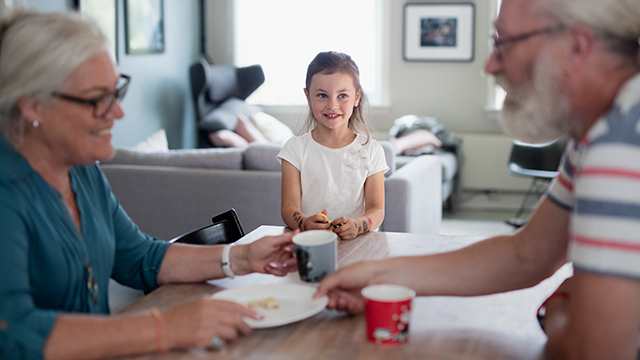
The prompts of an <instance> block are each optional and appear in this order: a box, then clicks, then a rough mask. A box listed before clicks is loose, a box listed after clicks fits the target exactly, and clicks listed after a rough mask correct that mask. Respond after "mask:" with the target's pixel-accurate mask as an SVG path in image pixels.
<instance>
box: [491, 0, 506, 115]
mask: <svg viewBox="0 0 640 360" xmlns="http://www.w3.org/2000/svg"><path fill="white" fill-rule="evenodd" d="M493 3H494V6H495V9H492V10H491V11H490V12H489V13H490V14H491V17H490V19H489V21H490V26H489V28H490V29H493V21H494V20H495V19H496V17H497V16H498V12H499V10H500V4H501V3H502V0H493ZM491 50H493V44H491V43H490V42H489V51H490V52H491ZM490 52H489V53H490ZM488 78H489V81H488V85H487V86H488V90H489V91H488V99H487V107H488V109H489V110H500V109H502V103H503V102H504V98H505V96H506V95H507V93H506V92H505V91H504V90H503V89H502V88H501V87H500V86H498V85H497V84H496V82H495V80H494V78H493V76H489V77H488Z"/></svg>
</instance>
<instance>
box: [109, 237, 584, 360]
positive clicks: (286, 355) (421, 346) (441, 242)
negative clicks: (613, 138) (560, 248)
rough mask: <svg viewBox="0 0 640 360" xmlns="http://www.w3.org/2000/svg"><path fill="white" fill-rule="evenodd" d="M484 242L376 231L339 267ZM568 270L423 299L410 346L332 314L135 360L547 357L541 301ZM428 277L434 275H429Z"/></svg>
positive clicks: (293, 276) (184, 292)
mask: <svg viewBox="0 0 640 360" xmlns="http://www.w3.org/2000/svg"><path fill="white" fill-rule="evenodd" d="M282 231H283V228H282V227H277V226H261V227H259V228H258V229H256V230H254V231H253V232H251V233H249V234H247V235H246V236H245V237H244V238H242V239H241V240H240V241H239V243H248V242H252V241H255V240H256V239H259V238H261V237H262V236H265V235H275V234H281V233H282ZM479 240H482V238H481V237H468V236H445V235H417V234H405V233H385V232H374V233H368V234H366V235H363V236H360V237H358V238H357V239H355V240H352V241H345V242H340V243H339V245H338V258H339V266H340V267H342V266H345V265H349V264H352V263H356V262H359V261H362V260H371V259H383V258H387V257H392V256H401V255H419V254H431V253H438V252H444V251H449V250H453V249H458V248H461V247H464V246H466V245H469V244H471V243H473V242H476V241H479ZM570 274H571V269H570V268H569V267H568V266H565V267H563V268H562V269H560V270H559V271H558V272H557V273H556V274H555V275H554V276H553V277H551V278H550V279H547V280H545V281H543V282H542V283H540V284H539V285H537V286H535V287H533V288H530V289H525V290H519V291H512V292H508V293H503V294H497V295H489V296H478V297H464V298H462V297H417V298H416V299H415V300H414V303H413V310H412V317H411V323H410V330H409V342H408V343H407V344H404V345H401V346H397V347H380V346H376V345H373V344H371V343H369V342H367V340H366V336H365V320H364V316H363V315H358V316H348V315H346V314H345V313H342V312H337V311H333V310H327V309H325V310H323V311H322V312H320V313H319V314H317V315H315V316H313V317H311V318H308V319H305V320H302V321H300V322H297V323H294V324H289V325H284V326H281V327H276V328H270V329H258V330H255V331H254V333H253V334H251V335H250V336H247V337H242V338H240V339H238V340H237V341H235V342H234V343H231V344H227V345H225V347H224V348H223V349H221V350H218V351H205V350H193V351H184V352H171V353H169V354H168V355H165V356H162V357H160V356H155V355H146V356H139V357H131V358H130V359H156V358H162V359H181V360H186V359H207V358H211V359H350V360H351V359H366V360H374V359H474V360H477V359H492V360H498V359H541V358H544V356H543V350H544V344H545V342H546V337H545V335H544V333H543V332H542V331H541V330H540V328H539V326H538V323H537V320H536V316H535V313H536V310H537V308H538V306H539V305H540V304H541V303H542V301H543V300H544V299H545V298H546V297H547V296H548V295H549V294H551V293H552V292H553V291H554V290H555V288H557V286H558V285H559V284H560V283H561V282H562V281H563V280H564V279H565V278H566V277H568V276H569V275H570ZM425 276H428V274H425ZM300 282H301V281H300V278H299V276H298V273H297V272H296V273H290V274H289V275H288V276H286V277H283V278H278V277H275V276H271V275H265V274H250V275H246V276H240V277H236V278H235V279H234V280H230V279H222V280H215V281H210V282H208V283H201V284H179V285H176V284H169V285H164V286H162V287H160V288H158V289H157V290H155V291H153V292H152V293H150V294H149V295H147V296H145V297H143V298H142V299H140V300H138V301H136V302H135V303H133V304H131V305H130V306H128V307H127V308H125V309H123V310H122V313H127V312H135V311H139V310H145V309H149V308H151V307H153V306H157V307H158V308H160V309H162V308H166V307H169V306H172V305H175V304H177V303H180V302H182V301H185V300H187V299H189V298H192V297H195V296H201V295H203V294H213V293H215V292H217V291H220V290H221V289H223V288H235V287H243V286H250V285H258V284H280V283H300Z"/></svg>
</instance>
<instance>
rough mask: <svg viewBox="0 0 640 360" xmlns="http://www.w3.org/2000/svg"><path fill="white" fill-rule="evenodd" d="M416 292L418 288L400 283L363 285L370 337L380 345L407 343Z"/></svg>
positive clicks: (368, 334)
mask: <svg viewBox="0 0 640 360" xmlns="http://www.w3.org/2000/svg"><path fill="white" fill-rule="evenodd" d="M415 296H416V292H415V291H414V290H412V289H410V288H408V287H406V286H400V285H386V284H383V285H370V286H367V287H365V288H364V289H362V297H363V298H364V312H365V318H366V322H367V339H369V341H371V342H372V343H374V344H376V345H401V344H404V343H406V342H407V341H408V335H409V320H410V318H411V301H412V300H413V298H414V297H415Z"/></svg>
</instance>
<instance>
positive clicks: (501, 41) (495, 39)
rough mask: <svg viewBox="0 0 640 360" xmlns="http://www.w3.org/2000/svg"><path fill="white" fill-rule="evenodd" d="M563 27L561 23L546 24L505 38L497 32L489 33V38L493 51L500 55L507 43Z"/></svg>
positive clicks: (555, 30)
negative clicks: (546, 25) (540, 27)
mask: <svg viewBox="0 0 640 360" xmlns="http://www.w3.org/2000/svg"><path fill="white" fill-rule="evenodd" d="M564 29H565V27H564V26H563V25H556V26H548V27H544V28H542V29H538V30H533V31H529V32H526V33H524V34H520V35H514V36H509V37H506V38H500V37H499V36H498V34H497V33H495V32H494V33H492V34H491V35H489V39H490V42H491V43H492V45H493V52H494V53H495V54H497V55H500V56H502V47H503V46H505V45H507V44H513V43H517V42H519V41H523V40H526V39H529V38H532V37H534V36H539V35H548V34H555V33H557V32H560V31H562V30H564Z"/></svg>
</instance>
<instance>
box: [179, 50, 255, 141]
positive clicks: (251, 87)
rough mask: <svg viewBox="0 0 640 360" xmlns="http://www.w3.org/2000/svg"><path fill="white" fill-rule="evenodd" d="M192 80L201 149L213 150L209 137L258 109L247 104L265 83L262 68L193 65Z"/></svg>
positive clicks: (202, 61)
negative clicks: (248, 99)
mask: <svg viewBox="0 0 640 360" xmlns="http://www.w3.org/2000/svg"><path fill="white" fill-rule="evenodd" d="M189 76H190V80H191V94H192V96H193V101H194V104H195V110H196V120H197V122H198V147H212V146H213V144H211V142H210V141H209V137H208V133H209V132H211V131H217V130H220V129H221V128H220V124H224V123H231V122H233V121H234V119H236V118H237V116H238V113H242V114H243V115H245V116H246V117H247V118H248V117H249V116H250V115H251V112H253V111H254V110H255V107H253V106H251V105H248V104H246V103H244V100H246V99H247V97H249V95H251V94H252V93H253V92H254V91H256V89H258V87H260V85H262V83H264V80H265V78H264V71H263V70H262V66H260V65H251V66H247V67H240V68H237V67H234V66H230V65H210V64H209V63H207V61H205V60H204V59H201V60H200V61H198V62H196V63H195V64H193V65H191V68H190V69H189ZM227 130H232V131H233V129H227Z"/></svg>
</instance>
